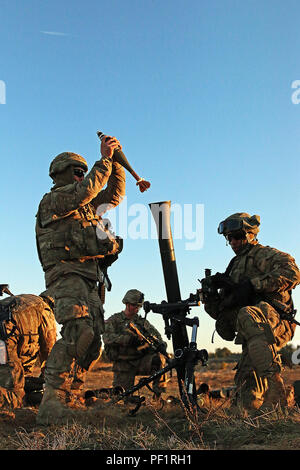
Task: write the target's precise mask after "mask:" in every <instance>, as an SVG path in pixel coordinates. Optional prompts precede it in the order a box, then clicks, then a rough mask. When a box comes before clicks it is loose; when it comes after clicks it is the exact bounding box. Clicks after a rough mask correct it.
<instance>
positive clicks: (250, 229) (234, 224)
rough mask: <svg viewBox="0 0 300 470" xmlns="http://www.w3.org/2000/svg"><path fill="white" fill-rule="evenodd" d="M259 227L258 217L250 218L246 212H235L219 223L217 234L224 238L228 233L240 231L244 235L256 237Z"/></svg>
mask: <svg viewBox="0 0 300 470" xmlns="http://www.w3.org/2000/svg"><path fill="white" fill-rule="evenodd" d="M259 225H260V216H259V215H252V216H251V215H250V214H247V212H237V213H235V214H232V215H230V216H229V217H227V218H226V219H225V220H223V221H222V222H220V224H219V226H218V233H220V234H222V235H224V236H226V235H227V234H228V233H229V232H235V231H237V230H242V231H244V232H245V233H253V234H254V235H257V234H258V232H259Z"/></svg>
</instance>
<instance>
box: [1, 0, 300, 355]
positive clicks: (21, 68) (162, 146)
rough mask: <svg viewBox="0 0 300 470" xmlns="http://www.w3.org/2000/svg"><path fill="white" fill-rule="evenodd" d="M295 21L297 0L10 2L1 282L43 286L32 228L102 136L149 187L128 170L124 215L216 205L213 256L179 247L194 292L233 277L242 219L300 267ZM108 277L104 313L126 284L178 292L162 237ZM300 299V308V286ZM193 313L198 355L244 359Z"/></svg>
mask: <svg viewBox="0 0 300 470" xmlns="http://www.w3.org/2000/svg"><path fill="white" fill-rule="evenodd" d="M299 14H300V4H299V2H297V1H291V0H287V1H285V2H282V1H278V0H275V1H274V0H272V1H271V0H268V1H267V0H260V1H257V0H253V1H250V0H245V1H234V0H222V1H221V0H218V1H217V0H210V1H208V0H207V1H206V0H205V1H199V0H198V1H195V0H187V1H186V2H184V3H183V2H180V1H179V0H173V1H171V0H161V1H157V0H151V1H150V0H140V1H137V0H131V1H129V0H122V1H121V0H109V1H106V0H103V1H102V0H99V1H95V0H93V1H92V0H86V1H85V2H81V1H79V0H73V1H70V0H69V1H66V0H65V1H64V2H59V1H57V0H51V1H37V0H35V1H34V0H26V1H16V0H9V1H8V0H1V1H0V20H1V27H0V81H1V82H2V83H5V91H6V95H5V104H0V155H1V163H2V184H1V186H0V194H1V220H2V229H1V232H0V242H1V248H2V252H1V265H2V274H1V282H8V283H9V284H10V287H11V290H12V291H13V292H14V293H21V292H27V293H35V294H39V293H40V292H41V291H42V290H43V289H44V277H43V272H42V270H41V267H40V264H39V261H38V259H37V254H36V249H35V238H34V225H35V214H36V211H37V206H38V203H39V200H40V199H41V197H42V195H43V194H44V193H46V192H47V191H48V190H49V188H50V187H51V180H50V178H49V176H48V168H49V164H50V162H51V160H52V159H53V158H54V156H55V155H57V154H58V153H60V152H62V151H65V150H70V151H73V152H76V153H80V154H81V155H84V156H85V158H86V159H87V161H88V163H89V166H90V167H91V166H92V165H93V163H94V161H95V160H96V159H98V157H99V141H98V139H97V137H96V131H97V130H98V129H100V130H102V131H103V132H106V133H108V134H112V135H115V136H117V137H118V138H119V139H120V141H121V143H122V144H123V149H124V151H125V153H126V155H127V157H128V160H129V161H130V163H131V164H132V166H133V167H134V169H135V170H136V171H137V172H138V173H139V174H140V175H141V176H144V177H145V178H146V179H148V180H150V181H151V183H152V186H151V189H150V190H149V191H147V192H146V193H144V194H141V193H140V192H139V191H138V190H137V188H136V186H135V184H134V180H133V179H132V177H131V176H130V175H128V176H127V200H126V202H127V204H128V206H131V205H132V204H145V205H147V204H148V203H150V202H156V201H163V200H171V201H172V203H173V204H181V205H183V204H191V205H192V207H195V206H196V204H203V205H204V244H203V247H202V248H201V249H199V250H196V251H195V250H186V240H175V241H174V243H175V253H176V258H177V269H178V274H179V279H180V285H181V293H182V297H183V298H187V297H188V295H189V293H190V292H195V290H196V289H197V288H198V287H199V283H198V281H197V279H198V278H202V277H203V273H204V269H205V268H207V267H210V268H212V270H213V271H223V270H225V268H226V266H227V264H228V262H229V260H230V259H231V257H232V252H231V249H230V248H229V247H226V246H225V243H224V239H223V238H222V237H220V236H219V235H218V234H217V232H216V227H217V225H218V223H219V221H221V220H223V219H224V218H225V217H226V216H228V215H229V214H231V213H233V212H240V211H246V212H249V213H251V214H259V215H260V216H261V222H262V225H261V232H260V237H259V240H260V242H261V243H262V244H266V245H270V246H274V247H276V248H278V249H280V250H282V251H286V252H288V253H291V254H292V255H293V256H294V257H295V258H296V261H297V262H298V263H300V253H299V235H298V234H299V229H300V224H299V150H300V142H299V128H300V104H298V105H297V104H294V103H293V101H292V94H293V93H294V92H295V90H294V89H292V83H293V82H294V81H295V80H298V79H300V71H299V61H298V60H297V59H298V55H299V54H298V51H299V49H300V38H299V21H298V19H299ZM0 98H1V97H0ZM2 101H3V100H2ZM0 102H1V99H0ZM129 219H130V217H129ZM149 220H150V215H149ZM110 275H111V279H112V283H113V290H112V292H111V293H110V294H109V295H107V302H106V304H105V309H106V314H105V316H106V318H107V317H108V316H110V315H111V314H112V313H114V312H116V311H119V310H120V309H121V308H122V304H121V299H122V297H123V294H124V293H125V291H126V290H127V289H130V288H138V289H140V290H142V291H143V292H144V293H145V296H146V298H147V299H148V300H150V301H154V302H158V301H161V300H163V299H165V297H166V296H165V288H164V283H163V275H162V268H161V263H160V255H159V250H158V243H157V241H156V240H141V239H138V240H132V239H127V240H125V246H124V251H123V253H122V254H121V255H120V259H119V261H118V262H117V263H116V264H115V265H113V266H112V268H111V270H110ZM294 299H295V304H296V307H297V308H298V310H299V308H300V295H299V288H298V290H297V289H296V291H294ZM192 314H195V315H196V314H197V315H198V314H199V317H200V331H199V334H198V345H199V347H206V348H207V349H208V350H210V351H213V350H214V349H215V348H216V347H224V346H226V347H228V348H230V349H231V350H239V347H235V346H234V345H233V344H232V343H228V342H225V341H222V340H221V339H220V338H219V337H218V336H217V335H215V340H214V344H211V342H210V341H211V336H212V333H213V330H214V322H213V320H212V319H210V317H208V316H207V315H206V314H205V313H204V310H203V308H202V307H200V308H197V309H193V312H192ZM148 319H149V320H150V321H151V322H153V323H154V324H155V325H156V326H157V327H158V328H159V329H160V331H161V332H162V333H163V323H162V321H161V319H160V318H159V317H158V316H157V315H155V314H149V316H148ZM294 342H295V344H300V328H298V331H297V333H296V335H295V341H294Z"/></svg>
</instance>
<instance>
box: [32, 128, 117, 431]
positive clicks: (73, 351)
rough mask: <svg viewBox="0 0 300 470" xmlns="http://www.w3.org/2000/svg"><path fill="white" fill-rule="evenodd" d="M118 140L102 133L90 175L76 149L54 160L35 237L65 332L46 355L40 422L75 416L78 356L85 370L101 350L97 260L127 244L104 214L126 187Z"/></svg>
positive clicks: (38, 417) (61, 420)
mask: <svg viewBox="0 0 300 470" xmlns="http://www.w3.org/2000/svg"><path fill="white" fill-rule="evenodd" d="M117 147H120V148H121V145H120V142H119V141H118V140H117V139H115V138H113V137H110V138H109V139H108V140H107V139H103V140H102V142H101V154H102V158H101V159H100V160H98V161H96V162H95V164H94V166H93V168H92V169H91V171H90V172H89V173H88V175H87V176H85V173H86V172H87V170H88V166H87V162H86V160H85V159H84V158H83V157H82V156H81V155H78V154H75V153H71V152H64V153H61V154H59V155H57V157H55V158H54V160H53V161H52V163H51V165H50V172H49V174H50V177H51V178H52V179H53V180H54V186H53V187H52V189H51V191H50V192H49V193H47V194H45V196H44V197H43V199H42V201H41V202H40V204H39V208H38V213H37V220H36V239H37V249H38V254H39V259H40V262H41V264H42V267H43V270H44V272H45V281H46V287H47V289H48V290H49V292H50V293H51V295H52V296H53V298H54V301H55V308H54V314H55V318H56V321H57V323H59V324H61V325H62V329H61V336H62V337H61V339H59V340H58V341H57V342H56V344H55V345H54V347H53V349H52V351H51V354H50V356H49V358H48V360H47V363H46V368H45V392H44V395H43V399H42V402H41V405H40V407H39V411H38V415H37V423H38V424H42V425H43V424H46V425H47V424H50V423H63V422H66V421H68V420H70V419H72V418H73V417H76V413H75V414H74V412H73V411H72V410H71V409H70V407H68V406H67V405H66V403H67V402H68V397H69V395H70V390H71V384H72V376H71V375H70V370H71V367H72V365H73V362H74V359H75V361H76V362H77V364H78V365H79V366H80V368H82V369H84V370H85V371H87V370H88V369H89V367H90V366H91V364H92V362H93V361H95V360H96V359H97V358H98V356H99V354H100V351H101V334H102V333H103V331H104V311H103V307H102V303H101V301H100V298H99V295H98V289H97V283H98V281H101V282H102V272H101V267H100V265H99V260H100V261H101V260H102V261H103V259H105V257H106V256H113V257H114V259H116V258H117V255H118V253H119V252H120V251H121V248H122V247H121V244H120V240H119V239H118V238H116V237H115V236H114V235H113V234H112V233H111V232H110V231H109V230H108V228H107V227H106V226H105V224H104V222H103V220H102V218H101V214H103V213H104V212H106V210H107V209H109V208H112V207H115V206H117V205H118V204H119V203H120V202H121V200H122V198H123V197H124V195H125V172H124V169H123V168H122V166H121V165H120V164H119V163H117V162H115V161H114V159H113V153H114V150H115V149H116V148H117ZM106 184H107V186H106V188H105V189H103V187H104V186H105V185H106Z"/></svg>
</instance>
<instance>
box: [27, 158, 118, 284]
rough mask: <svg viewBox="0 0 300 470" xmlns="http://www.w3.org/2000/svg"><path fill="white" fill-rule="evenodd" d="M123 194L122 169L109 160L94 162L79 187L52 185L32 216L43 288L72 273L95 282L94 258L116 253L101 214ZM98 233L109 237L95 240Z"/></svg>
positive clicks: (111, 237) (114, 244)
mask: <svg viewBox="0 0 300 470" xmlns="http://www.w3.org/2000/svg"><path fill="white" fill-rule="evenodd" d="M106 183H107V187H106V188H105V189H104V190H102V188H103V187H104V186H105V184H106ZM124 195H125V172H124V169H123V167H122V166H121V165H119V164H118V163H116V162H112V161H111V160H110V159H108V158H102V159H101V160H99V161H97V162H96V163H95V164H94V166H93V168H92V169H91V171H90V172H89V174H88V175H87V176H86V177H85V178H84V180H83V181H82V182H80V183H79V182H74V183H73V184H67V185H65V186H59V187H56V186H54V187H53V188H52V190H51V191H50V192H49V193H47V194H45V195H44V197H43V199H42V200H41V202H40V204H39V208H38V212H37V215H36V218H37V220H36V240H37V249H38V254H39V258H40V261H41V264H42V267H43V269H44V271H45V279H46V286H47V287H48V286H49V285H50V284H51V283H52V282H53V281H55V280H56V279H57V278H58V277H59V276H61V275H63V274H68V273H70V272H72V273H77V274H79V275H82V276H85V277H87V278H89V279H92V280H96V279H97V278H98V268H97V262H96V259H97V258H98V257H103V256H105V255H106V254H113V253H115V252H116V251H117V249H118V246H117V244H116V242H115V239H114V237H113V236H111V234H109V233H108V232H107V231H106V229H105V228H104V224H103V223H102V222H101V220H102V219H101V214H102V213H104V212H105V211H106V210H107V209H110V208H112V207H115V206H117V205H118V204H119V203H120V202H121V200H122V198H123V197H124ZM101 224H102V225H101ZM99 228H100V229H101V230H102V229H103V232H105V233H106V235H108V236H107V237H106V238H105V239H102V238H100V237H99V233H100V232H99Z"/></svg>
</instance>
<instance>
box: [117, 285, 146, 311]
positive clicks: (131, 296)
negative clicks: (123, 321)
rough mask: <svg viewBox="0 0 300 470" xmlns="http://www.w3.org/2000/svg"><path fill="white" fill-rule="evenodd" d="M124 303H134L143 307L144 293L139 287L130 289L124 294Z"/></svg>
mask: <svg viewBox="0 0 300 470" xmlns="http://www.w3.org/2000/svg"><path fill="white" fill-rule="evenodd" d="M122 302H123V304H134V305H138V307H141V306H142V305H143V303H144V294H143V293H142V292H140V291H139V290H137V289H130V290H129V291H127V292H126V294H125V295H124V298H123V300H122Z"/></svg>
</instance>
